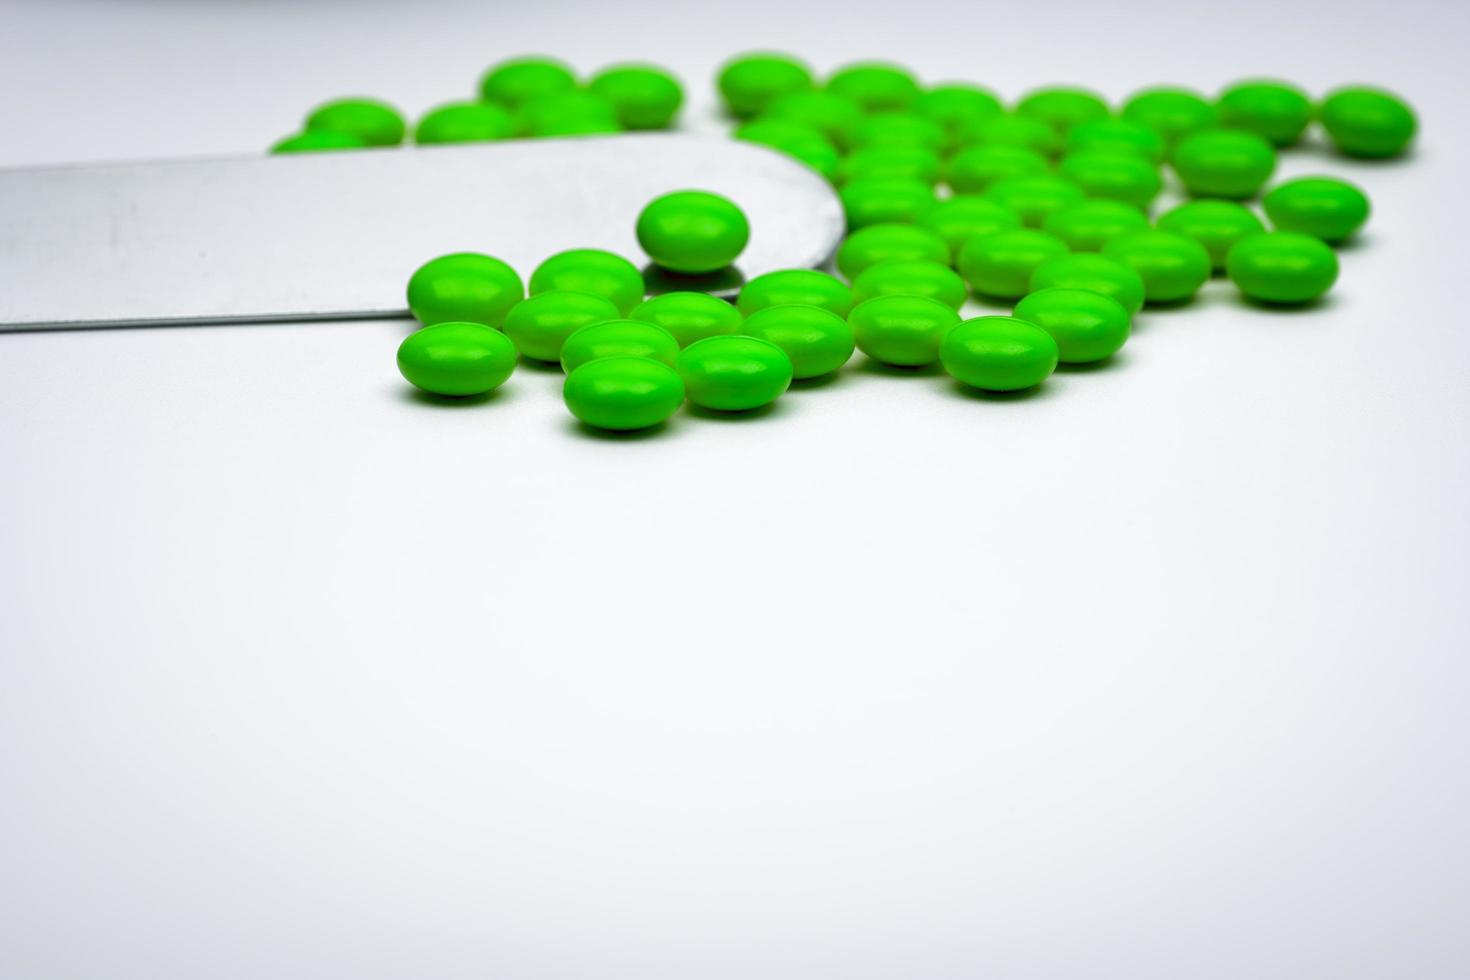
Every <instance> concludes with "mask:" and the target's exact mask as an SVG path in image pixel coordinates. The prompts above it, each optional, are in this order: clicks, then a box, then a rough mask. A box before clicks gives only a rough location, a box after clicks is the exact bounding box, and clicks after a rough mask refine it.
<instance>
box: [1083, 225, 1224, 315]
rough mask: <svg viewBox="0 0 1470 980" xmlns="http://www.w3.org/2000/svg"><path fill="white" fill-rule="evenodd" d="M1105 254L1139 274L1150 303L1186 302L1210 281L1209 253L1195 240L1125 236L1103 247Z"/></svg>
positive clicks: (1136, 234)
mask: <svg viewBox="0 0 1470 980" xmlns="http://www.w3.org/2000/svg"><path fill="white" fill-rule="evenodd" d="M1102 254H1103V257H1105V258H1109V259H1112V260H1113V261H1115V262H1120V263H1122V264H1123V265H1126V266H1128V267H1129V268H1130V269H1132V270H1133V271H1134V272H1136V273H1138V275H1139V278H1141V279H1142V280H1143V294H1144V299H1145V301H1147V302H1149V303H1179V302H1183V301H1184V300H1187V299H1190V298H1192V297H1193V296H1194V294H1195V293H1197V292H1199V289H1200V287H1201V286H1203V285H1204V284H1205V282H1206V281H1207V280H1208V279H1209V278H1210V253H1209V252H1207V251H1205V247H1204V246H1203V245H1201V244H1200V243H1199V242H1197V241H1195V240H1194V239H1193V238H1186V237H1184V236H1183V235H1176V234H1174V233H1173V232H1168V231H1138V232H1134V233H1133V234H1131V235H1124V236H1122V237H1121V238H1115V239H1113V240H1112V241H1110V242H1108V243H1107V244H1106V245H1104V246H1103V250H1102Z"/></svg>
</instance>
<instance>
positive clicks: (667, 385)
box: [561, 357, 684, 432]
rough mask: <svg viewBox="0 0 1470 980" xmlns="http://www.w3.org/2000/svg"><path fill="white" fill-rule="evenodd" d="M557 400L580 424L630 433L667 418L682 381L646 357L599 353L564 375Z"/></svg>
mask: <svg viewBox="0 0 1470 980" xmlns="http://www.w3.org/2000/svg"><path fill="white" fill-rule="evenodd" d="M561 391H562V400H563V401H565V402H566V404H567V409H568V410H569V411H570V412H571V413H572V414H573V415H574V416H576V417H577V418H578V419H580V420H581V421H582V422H585V423H586V424H587V425H590V426H592V427H594V428H598V429H609V430H611V431H614V432H631V431H633V430H635V429H647V428H651V427H652V426H655V425H658V424H659V423H661V422H667V421H668V420H669V419H670V418H671V417H672V416H673V414H674V413H675V412H677V411H678V410H679V406H680V405H682V404H684V382H683V381H682V380H681V379H680V378H679V373H678V372H677V371H675V370H674V369H673V368H671V367H669V366H668V365H667V364H664V363H661V362H659V361H651V360H649V359H648V358H646V357H604V358H602V359H600V360H596V361H588V362H587V363H586V364H583V365H582V366H581V367H579V368H577V369H576V370H575V371H573V372H571V373H570V374H568V375H567V380H566V381H565V382H563V384H562V389H561Z"/></svg>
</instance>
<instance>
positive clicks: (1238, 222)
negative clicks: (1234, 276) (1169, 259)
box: [1158, 199, 1266, 272]
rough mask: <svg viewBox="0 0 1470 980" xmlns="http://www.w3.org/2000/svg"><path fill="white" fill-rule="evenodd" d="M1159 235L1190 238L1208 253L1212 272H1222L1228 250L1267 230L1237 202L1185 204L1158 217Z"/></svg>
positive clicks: (1246, 208) (1219, 201)
mask: <svg viewBox="0 0 1470 980" xmlns="http://www.w3.org/2000/svg"><path fill="white" fill-rule="evenodd" d="M1158 226H1159V229H1160V230H1161V231H1170V232H1173V233H1174V234H1176V235H1183V236H1184V237H1185V238H1192V239H1194V240H1195V241H1197V242H1199V243H1200V244H1201V245H1203V246H1204V247H1205V251H1207V252H1209V253H1210V266H1211V267H1212V268H1213V269H1214V270H1215V271H1217V272H1218V271H1221V270H1223V269H1224V268H1225V256H1226V255H1228V254H1229V253H1230V248H1231V246H1233V245H1234V244H1235V243H1236V242H1238V241H1240V240H1241V239H1242V238H1244V237H1245V236H1247V235H1254V234H1256V233H1257V232H1262V231H1265V230H1266V226H1265V225H1264V224H1262V223H1261V219H1260V218H1258V217H1256V213H1255V212H1254V211H1252V210H1251V209H1250V208H1248V207H1246V206H1245V205H1244V204H1240V203H1239V202H1236V201H1221V200H1209V199H1207V200H1203V201H1187V202H1185V203H1184V204H1181V205H1179V206H1178V207H1176V208H1173V209H1172V210H1169V211H1166V212H1164V213H1163V214H1162V215H1160V216H1159V221H1158Z"/></svg>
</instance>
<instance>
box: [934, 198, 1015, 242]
mask: <svg viewBox="0 0 1470 980" xmlns="http://www.w3.org/2000/svg"><path fill="white" fill-rule="evenodd" d="M918 226H919V227H920V228H925V229H928V230H929V231H932V232H934V234H936V235H938V236H939V237H940V238H942V239H943V240H944V243H945V244H946V245H948V246H949V251H950V255H951V256H952V257H953V256H955V255H957V254H958V253H959V250H960V246H962V245H964V244H965V242H967V241H969V240H970V239H972V238H978V237H980V236H981V235H993V234H995V233H996V232H998V231H1010V230H1011V229H1013V228H1019V227H1021V216H1020V215H1019V214H1017V213H1016V212H1015V211H1013V210H1011V209H1010V208H1008V207H1006V206H1005V205H1004V204H1001V203H1000V202H998V201H992V200H991V199H990V198H988V197H982V196H980V195H978V194H956V195H955V196H954V197H950V198H946V199H945V200H943V201H940V202H939V203H938V204H936V205H934V207H932V208H930V209H929V210H928V211H925V212H924V213H923V214H921V215H919V220H918Z"/></svg>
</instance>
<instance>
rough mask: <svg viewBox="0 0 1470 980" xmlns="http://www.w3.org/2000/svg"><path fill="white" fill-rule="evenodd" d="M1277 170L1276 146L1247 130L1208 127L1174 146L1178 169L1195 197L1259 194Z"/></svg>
mask: <svg viewBox="0 0 1470 980" xmlns="http://www.w3.org/2000/svg"><path fill="white" fill-rule="evenodd" d="M1275 169H1276V150H1275V148H1274V147H1272V146H1271V144H1270V143H1267V142H1266V141H1265V140H1263V139H1261V137H1259V136H1257V135H1256V134H1255V133H1247V132H1245V131H1243V130H1238V129H1209V130H1205V131H1203V132H1199V133H1195V134H1194V135H1193V136H1187V137H1185V138H1184V139H1183V140H1182V141H1181V142H1180V143H1179V145H1178V146H1176V147H1175V148H1174V171H1175V172H1176V173H1177V174H1179V179H1180V180H1182V181H1184V187H1185V189H1186V190H1188V191H1189V193H1190V194H1192V195H1194V196H1195V197H1223V198H1227V199H1230V200H1245V199H1246V198H1249V197H1255V196H1256V195H1257V194H1258V193H1260V190H1261V188H1262V187H1263V186H1264V185H1265V183H1266V181H1267V180H1269V179H1270V177H1271V173H1272V171H1274V170H1275Z"/></svg>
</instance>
